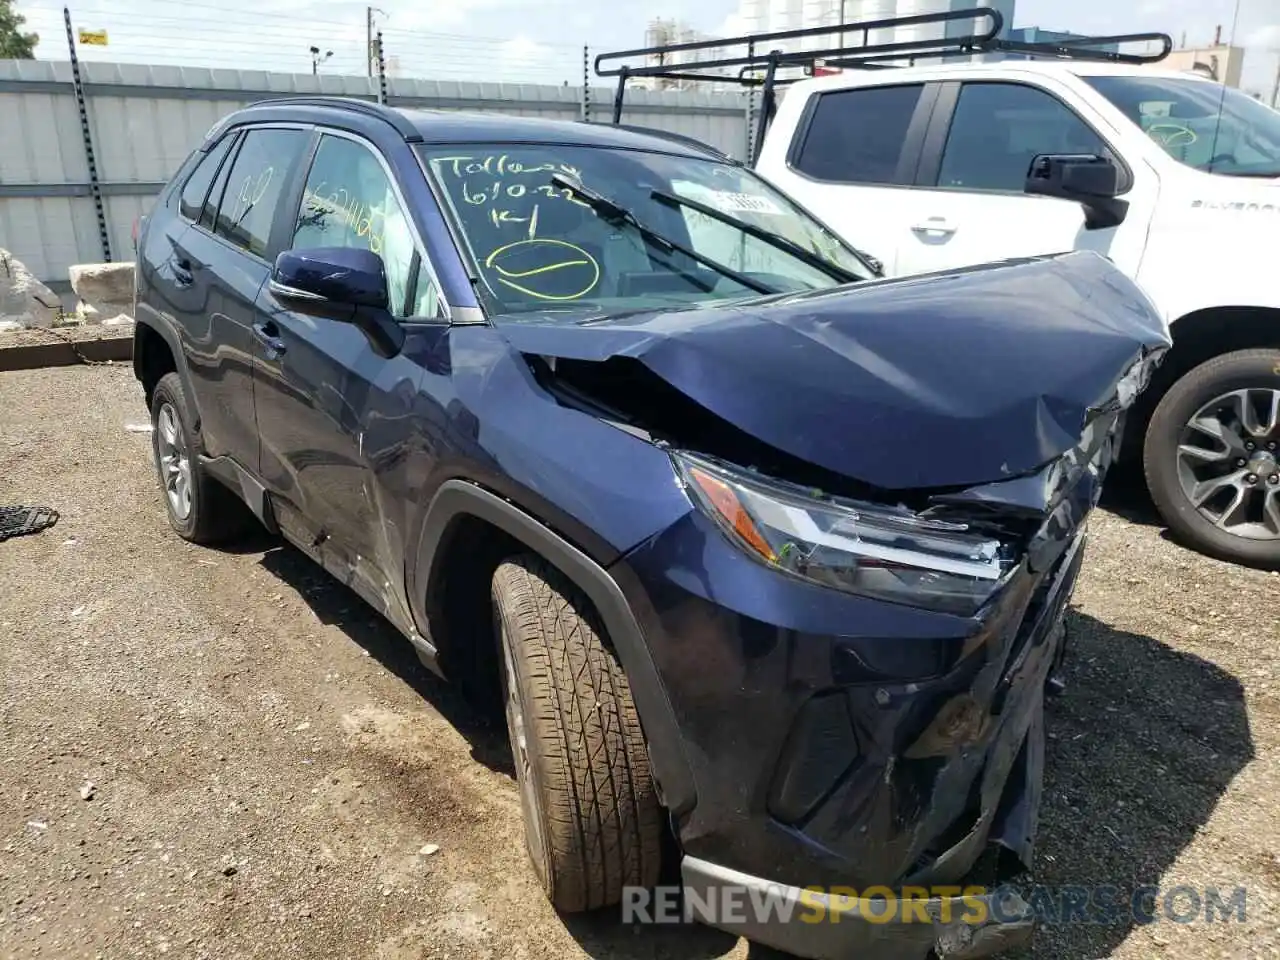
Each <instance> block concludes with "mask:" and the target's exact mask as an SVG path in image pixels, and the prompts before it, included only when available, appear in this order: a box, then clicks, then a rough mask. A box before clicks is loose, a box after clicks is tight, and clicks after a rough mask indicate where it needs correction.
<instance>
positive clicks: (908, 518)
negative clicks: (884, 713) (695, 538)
mask: <svg viewBox="0 0 1280 960" xmlns="http://www.w3.org/2000/svg"><path fill="white" fill-rule="evenodd" d="M672 459H673V460H674V462H675V465H676V471H677V473H678V474H679V476H680V479H681V481H682V482H683V484H684V487H685V489H686V490H687V491H688V493H689V496H690V498H691V499H692V500H693V502H694V503H695V504H696V505H697V506H698V507H699V508H701V509H702V511H703V512H704V513H706V514H708V515H709V516H710V517H711V518H712V519H714V520H715V521H716V523H717V524H718V525H719V526H720V527H721V529H722V530H724V531H725V533H726V534H728V535H729V537H730V538H731V539H733V540H734V541H736V542H737V543H738V544H739V545H740V546H742V547H743V548H744V549H745V550H747V551H748V552H749V553H751V554H752V555H754V556H755V557H757V558H758V559H760V560H762V561H763V562H765V563H766V564H768V565H769V566H771V567H774V568H776V569H778V570H782V571H785V572H787V573H790V574H792V575H794V576H797V577H802V578H804V579H805V580H810V581H812V582H814V583H818V584H821V585H823V586H827V587H832V588H834V589H836V590H843V591H846V592H848V593H856V594H859V595H861V596H865V597H872V598H874V599H877V600H887V601H890V602H892V603H904V604H910V605H911V606H915V607H925V608H928V609H931V610H939V611H943V612H946V613H956V614H960V615H962V616H971V615H973V614H974V613H976V612H977V610H978V609H979V608H980V607H981V606H982V605H983V603H985V602H986V601H987V599H988V598H989V597H990V596H991V595H992V594H993V593H994V592H995V591H996V589H997V588H998V587H999V586H1000V585H1001V584H1002V583H1003V582H1004V579H1005V578H1006V576H1007V575H1008V574H1009V572H1010V570H1011V569H1012V567H1013V566H1014V551H1013V549H1012V548H1011V547H1009V546H1007V545H1006V544H1004V543H1002V542H1001V541H1000V540H998V539H995V538H994V537H992V536H990V535H988V534H985V533H982V532H979V531H975V530H973V529H971V528H970V526H969V525H968V524H965V523H954V522H950V521H945V520H935V519H931V518H925V517H920V516H917V515H916V514H913V513H911V512H909V511H907V510H905V509H897V510H895V509H893V508H891V507H883V506H873V505H870V504H864V503H854V502H852V501H840V500H836V499H833V498H830V497H826V496H823V495H821V494H816V493H808V492H806V491H805V490H804V488H802V487H798V486H796V485H794V484H788V483H783V482H780V481H776V480H767V479H763V478H760V477H757V476H754V475H752V474H750V473H747V472H746V471H742V470H739V469H735V468H733V467H729V466H726V465H725V464H722V463H719V462H717V461H712V460H709V459H706V458H704V457H697V456H691V455H689V454H684V453H676V454H673V455H672Z"/></svg>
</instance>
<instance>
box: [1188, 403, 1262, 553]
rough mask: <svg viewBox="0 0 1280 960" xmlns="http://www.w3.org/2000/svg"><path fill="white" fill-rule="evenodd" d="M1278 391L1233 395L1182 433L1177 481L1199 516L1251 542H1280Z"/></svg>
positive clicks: (1206, 407) (1204, 410) (1196, 418)
mask: <svg viewBox="0 0 1280 960" xmlns="http://www.w3.org/2000/svg"><path fill="white" fill-rule="evenodd" d="M1278 445H1280V390H1277V389H1272V388H1259V389H1252V390H1250V389H1245V390H1233V391H1231V392H1230V393H1225V394H1223V395H1221V396H1219V397H1215V398H1214V399H1213V400H1211V401H1209V402H1208V403H1206V404H1205V405H1204V406H1203V407H1201V408H1200V409H1199V410H1198V411H1196V413H1195V415H1194V416H1193V417H1191V419H1190V420H1189V421H1188V422H1187V424H1186V425H1185V426H1184V427H1183V429H1182V435H1181V437H1180V438H1179V442H1178V481H1179V483H1180V485H1181V487H1182V492H1183V494H1185V495H1186V497H1187V499H1188V500H1189V501H1190V502H1191V504H1192V506H1194V507H1195V508H1196V510H1197V511H1199V513H1200V515H1201V516H1202V517H1204V518H1205V519H1206V520H1208V521H1209V522H1210V523H1212V524H1213V525H1214V526H1215V527H1217V528H1218V529H1220V530H1222V531H1224V532H1226V533H1230V534H1233V535H1234V536H1237V537H1245V538H1247V539H1250V540H1280V459H1278V457H1280V450H1278V449H1277V446H1278Z"/></svg>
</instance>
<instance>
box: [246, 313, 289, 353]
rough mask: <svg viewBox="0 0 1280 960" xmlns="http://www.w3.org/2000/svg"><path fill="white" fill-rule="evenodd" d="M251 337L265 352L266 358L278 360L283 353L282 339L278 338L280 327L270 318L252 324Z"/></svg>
mask: <svg viewBox="0 0 1280 960" xmlns="http://www.w3.org/2000/svg"><path fill="white" fill-rule="evenodd" d="M253 337H254V339H255V340H257V341H258V342H259V343H260V344H262V348H263V350H264V351H265V352H266V354H267V359H268V360H279V359H280V357H281V356H283V355H284V352H285V349H286V348H285V345H284V341H283V340H281V339H280V328H279V327H277V326H276V325H275V324H274V323H272V322H271V321H270V320H268V321H266V322H265V323H262V322H259V323H255V324H254V325H253Z"/></svg>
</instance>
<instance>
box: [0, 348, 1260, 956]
mask: <svg viewBox="0 0 1280 960" xmlns="http://www.w3.org/2000/svg"><path fill="white" fill-rule="evenodd" d="M145 419H146V414H145V411H144V409H143V406H142V399H141V391H140V389H139V388H138V387H137V385H136V384H135V382H134V380H133V378H132V375H131V373H130V371H129V370H128V369H125V368H123V367H120V366H114V367H93V368H75V369H64V370H35V371H24V372H18V373H8V374H0V504H5V503H8V504H12V503H30V504H35V503H39V504H47V505H50V506H53V507H56V508H57V509H58V510H60V511H61V513H62V518H61V520H60V521H59V522H58V524H57V526H55V527H54V528H52V529H50V530H46V531H45V532H43V533H41V534H38V535H35V536H30V537H24V538H20V539H15V540H10V541H8V542H4V543H0V584H3V587H2V588H0V591H2V592H0V601H2V602H0V678H2V680H3V683H2V685H0V763H2V764H3V766H2V767H0V847H2V852H0V955H3V956H6V957H8V956H12V957H28V956H45V957H56V958H72V957H96V956H100V957H105V958H115V957H151V956H155V955H160V954H165V955H169V956H178V957H218V958H227V957H285V956H288V957H300V958H324V960H331V958H370V960H410V958H413V960H417V958H425V957H454V958H491V957H492V958H539V960H541V958H548V960H549V958H563V957H578V956H591V957H596V958H616V960H631V958H635V960H642V958H643V960H653V958H683V957H696V958H712V957H738V958H741V957H750V958H752V960H759V958H763V957H777V955H776V954H773V953H772V952H770V951H766V950H762V949H761V948H758V947H748V945H746V944H745V943H742V942H739V941H735V940H733V939H732V938H730V937H727V936H724V935H721V934H719V933H716V932H714V931H710V930H707V929H704V928H700V927H695V928H686V929H678V930H677V929H670V928H667V929H663V930H656V929H645V930H639V929H632V928H630V927H623V926H621V925H620V924H619V923H618V922H617V921H616V919H615V918H614V916H613V915H612V914H610V915H607V916H593V917H587V918H585V919H584V918H574V919H570V920H567V921H566V920H563V919H561V918H559V917H557V916H556V915H555V914H554V913H553V911H552V910H551V909H550V908H549V907H548V905H547V903H546V902H545V900H544V899H543V897H542V896H541V895H540V893H539V891H538V889H537V888H536V886H535V883H534V881H533V878H532V873H531V870H530V869H529V868H527V867H526V864H525V861H524V858H523V853H522V850H521V842H520V836H521V834H520V815H519V804H518V800H517V797H516V792H515V788H514V784H513V781H512V778H511V774H510V771H509V764H510V758H509V754H508V752H507V750H506V745H505V738H504V735H503V732H502V730H501V728H500V727H498V726H495V725H493V724H492V723H490V722H486V721H485V720H484V719H483V718H481V717H478V716H476V715H475V714H474V713H473V712H471V711H470V710H469V709H468V708H467V707H466V706H465V705H464V704H463V703H462V702H461V701H460V700H459V698H458V697H457V696H456V695H455V694H454V693H453V692H452V691H451V690H450V688H449V687H448V686H447V685H445V684H443V683H441V682H439V681H437V680H435V679H433V678H432V677H430V676H429V675H427V674H426V673H425V672H424V671H422V670H421V669H420V668H418V667H417V665H416V661H415V660H414V659H413V656H412V654H411V653H410V652H409V651H408V646H407V644H406V643H404V642H402V641H401V640H399V639H398V637H397V635H396V634H395V632H394V631H393V630H392V629H391V628H390V627H388V626H386V625H385V624H383V623H382V622H380V621H379V620H377V619H376V617H375V616H374V615H373V614H372V613H371V612H370V611H369V610H367V609H366V608H364V607H363V606H362V604H361V603H360V601H358V600H357V599H356V598H355V597H354V595H352V594H350V593H349V592H348V591H346V589H345V588H342V587H341V586H338V585H337V584H336V583H334V582H333V581H330V580H329V579H328V578H327V577H326V575H324V574H323V573H322V572H321V571H320V570H319V568H317V567H315V566H313V565H312V564H311V563H310V562H309V561H308V560H306V559H305V558H304V557H302V556H301V555H300V554H299V553H297V552H296V551H294V550H292V549H291V548H288V547H284V546H281V545H280V544H279V543H276V542H273V541H272V540H271V539H269V538H267V537H265V536H262V537H259V538H257V539H255V540H253V541H251V542H249V543H247V544H245V545H244V546H242V547H240V548H237V549H236V550H232V551H226V550H223V551H213V550H206V549H201V548H197V547H193V546H190V545H188V544H185V543H183V542H182V541H180V540H179V539H178V538H177V537H176V536H174V535H172V534H171V533H170V531H169V529H168V527H167V525H166V523H165V520H164V514H163V510H162V508H161V504H160V499H159V494H158V491H157V490H156V488H155V483H154V480H153V477H152V473H151V468H150V461H149V439H148V438H147V437H146V436H145V435H143V434H138V433H132V432H129V431H128V430H127V429H126V426H127V425H129V424H136V423H142V422H145ZM1108 502H1109V506H1108V509H1107V510H1105V511H1103V512H1101V513H1100V515H1099V516H1098V517H1097V518H1096V520H1095V525H1094V539H1093V543H1092V545H1091V547H1090V556H1089V559H1088V561H1087V563H1086V567H1085V573H1084V576H1083V580H1082V582H1081V585H1080V588H1079V591H1078V593H1077V604H1076V606H1077V609H1076V610H1075V612H1074V613H1073V614H1072V621H1071V627H1072V632H1073V636H1074V642H1075V648H1074V656H1073V658H1072V660H1071V662H1070V667H1069V670H1068V675H1067V681H1068V689H1067V692H1066V694H1065V696H1063V697H1062V698H1060V699H1058V700H1057V701H1055V702H1054V703H1053V705H1052V706H1051V715H1050V731H1051V738H1052V739H1051V740H1050V742H1049V751H1048V758H1047V766H1048V772H1047V783H1046V789H1045V803H1044V811H1043V815H1042V821H1041V843H1040V848H1039V851H1038V852H1039V865H1038V879H1039V880H1040V881H1041V882H1044V883H1046V884H1096V883H1106V884H1116V885H1118V886H1120V887H1121V888H1122V889H1124V890H1128V889H1131V888H1132V887H1133V886H1135V885H1137V884H1144V883H1154V884H1159V885H1161V886H1162V887H1163V888H1166V889H1167V888H1170V887H1173V886H1175V885H1178V884H1190V885H1192V886H1196V887H1200V888H1203V887H1205V886H1207V885H1217V886H1219V887H1221V888H1224V889H1226V890H1231V889H1234V888H1236V887H1238V886H1245V887H1247V888H1248V893H1247V917H1248V918H1247V921H1246V922H1245V923H1243V924H1242V923H1229V924H1228V923H1213V924H1206V923H1203V922H1201V923H1197V924H1189V925H1179V924H1175V923H1170V922H1158V923H1155V924H1152V925H1149V926H1134V925H1132V924H1128V923H1126V924H1120V925H1110V926H1089V925H1078V924H1077V925H1070V926H1067V925H1058V926H1050V927H1046V928H1042V929H1041V930H1040V931H1039V932H1038V934H1037V939H1036V942H1035V945H1034V949H1033V950H1027V951H1023V952H1022V953H1020V954H1017V955H1016V956H1017V957H1021V958H1023V960H1025V958H1027V957H1032V956H1034V957H1035V958H1038V960H1040V958H1043V960H1049V958H1052V960H1087V958H1094V957H1119V958H1151V957H1156V958H1159V957H1168V958H1185V960H1191V958H1195V960H1203V958H1207V957H1276V956H1280V926H1278V922H1277V921H1278V919H1280V750H1278V749H1277V748H1278V746H1280V744H1278V740H1280V737H1278V736H1277V729H1278V728H1277V720H1278V719H1280V684H1278V682H1277V678H1278V677H1280V643H1277V641H1280V627H1278V625H1277V622H1278V619H1280V614H1278V611H1280V578H1277V577H1276V576H1275V575H1271V574H1267V573H1261V572H1256V571H1249V570H1243V569H1239V568H1235V567H1231V566H1228V565H1226V564H1221V563H1218V562H1215V561H1213V560H1208V559H1206V558H1203V557H1200V556H1198V555H1196V554H1193V553H1190V552H1188V551H1186V550H1184V549H1182V548H1181V547H1179V546H1177V545H1175V544H1173V543H1171V542H1169V541H1168V540H1166V539H1164V538H1163V537H1162V535H1161V532H1160V529H1159V528H1158V527H1156V526H1154V525H1152V524H1151V518H1150V515H1149V507H1145V506H1144V505H1143V503H1142V501H1141V498H1139V497H1137V496H1136V495H1134V494H1132V493H1126V492H1125V491H1120V493H1119V495H1116V494H1114V493H1113V494H1112V495H1109V500H1108Z"/></svg>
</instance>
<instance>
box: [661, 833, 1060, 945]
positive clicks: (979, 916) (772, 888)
mask: <svg viewBox="0 0 1280 960" xmlns="http://www.w3.org/2000/svg"><path fill="white" fill-rule="evenodd" d="M680 873H681V878H682V882H683V885H684V897H685V903H686V910H687V911H688V914H689V916H690V918H691V919H697V920H701V921H702V922H704V923H707V924H709V925H711V926H714V927H718V928H720V929H722V930H728V931H730V932H732V933H734V934H736V935H739V936H743V937H746V938H747V939H748V940H752V941H755V942H757V943H763V944H766V945H767V946H771V947H774V948H776V949H779V950H785V951H786V952H788V953H791V954H794V955H795V956H798V957H812V958H828V957H841V958H845V957H847V958H851V960H852V958H862V957H868V958H875V960H919V958H920V957H923V956H926V955H929V952H930V951H932V952H933V955H935V956H937V957H938V960H969V958H972V957H988V956H991V955H992V954H996V953H1000V952H1002V951H1005V950H1009V949H1011V948H1013V947H1016V946H1020V945H1022V944H1024V943H1026V942H1027V941H1028V940H1030V938H1031V935H1032V933H1033V932H1034V929H1035V923H1034V919H1033V915H1032V911H1031V909H1030V907H1029V905H1028V904H1027V903H1026V901H1024V900H1023V899H1022V898H1021V897H1020V896H1018V894H1016V893H1014V892H1013V891H1009V890H1001V891H993V892H986V891H983V890H981V888H973V889H971V890H970V891H969V892H968V893H967V895H966V894H963V893H961V892H960V891H959V890H957V891H956V892H955V893H954V894H951V895H947V896H928V895H927V893H926V892H925V891H919V892H914V893H913V894H910V895H908V897H904V898H903V899H900V900H898V901H897V902H895V903H893V904H890V903H889V901H887V900H886V899H884V898H883V897H880V898H876V897H859V896H858V895H857V893H856V892H854V891H850V892H847V893H827V892H820V891H817V890H806V889H802V888H800V887H787V886H782V885H779V884H775V883H770V882H768V881H766V880H762V879H761V878H759V877H753V876H751V875H750V874H746V873H740V872H738V871H736V870H730V869H727V868H725V867H720V866H717V865H716V864H713V863H707V862H706V861H705V860H698V859H697V858H695V857H685V858H684V860H683V861H681V864H680ZM758 904H769V905H771V906H772V909H769V910H763V911H762V910H757V909H755V905H758Z"/></svg>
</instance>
